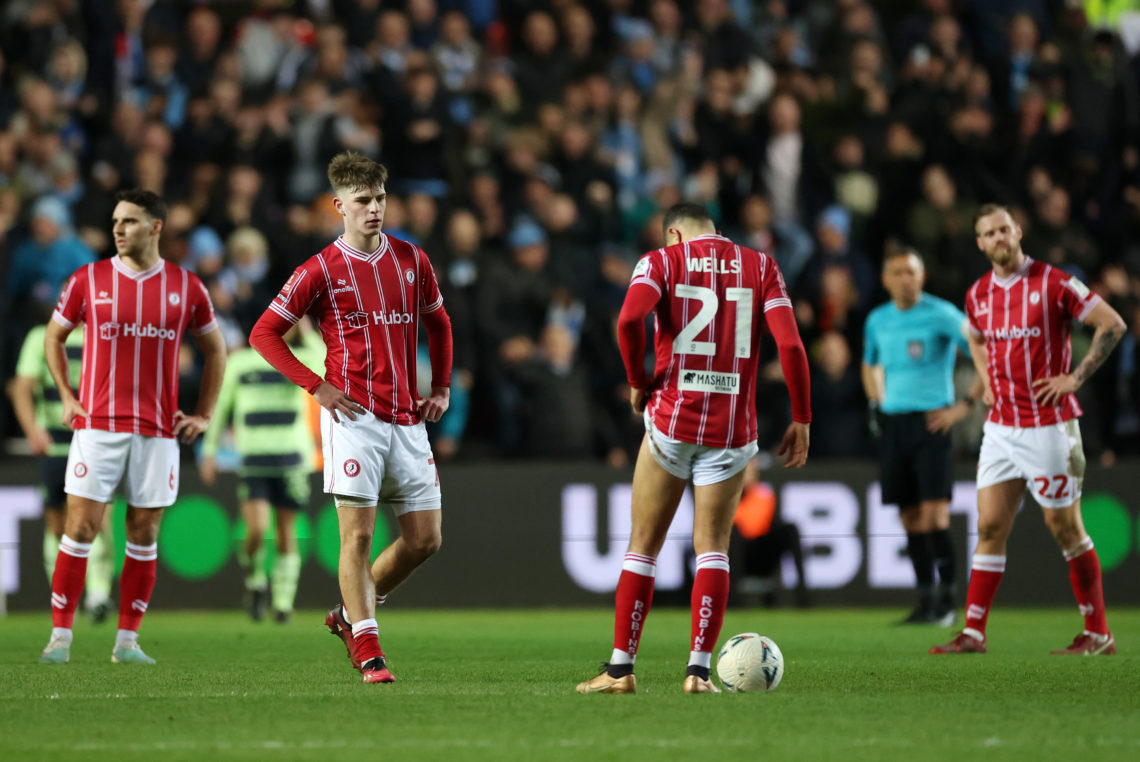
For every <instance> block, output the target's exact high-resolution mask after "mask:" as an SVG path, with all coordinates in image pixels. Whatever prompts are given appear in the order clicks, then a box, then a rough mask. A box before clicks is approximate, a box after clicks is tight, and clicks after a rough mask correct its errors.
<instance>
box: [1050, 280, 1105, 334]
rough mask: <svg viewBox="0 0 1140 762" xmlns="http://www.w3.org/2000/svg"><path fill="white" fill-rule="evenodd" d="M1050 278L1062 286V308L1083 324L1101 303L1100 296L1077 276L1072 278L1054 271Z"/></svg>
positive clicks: (1060, 292) (1060, 291)
mask: <svg viewBox="0 0 1140 762" xmlns="http://www.w3.org/2000/svg"><path fill="white" fill-rule="evenodd" d="M1050 276H1051V280H1053V281H1056V282H1058V285H1059V286H1060V290H1059V294H1060V295H1059V302H1060V305H1061V308H1062V309H1063V310H1065V312H1066V313H1067V314H1069V315H1071V316H1073V317H1075V318H1076V319H1077V320H1080V321H1081V322H1082V323H1083V322H1084V321H1085V318H1087V317H1088V316H1089V313H1090V312H1092V311H1093V307H1095V306H1097V304H1099V303H1100V301H1101V299H1100V296H1099V295H1098V294H1094V293H1093V292H1092V291H1091V290H1089V287H1088V286H1086V285H1085V284H1084V283H1082V282H1081V280H1080V278H1078V277H1077V276H1075V275H1072V276H1070V275H1068V274H1066V273H1064V272H1062V271H1061V270H1053V271H1052V272H1050ZM1051 285H1052V284H1051Z"/></svg>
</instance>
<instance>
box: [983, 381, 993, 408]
mask: <svg viewBox="0 0 1140 762" xmlns="http://www.w3.org/2000/svg"><path fill="white" fill-rule="evenodd" d="M982 403H983V404H985V406H986V407H993V406H994V390H993V389H991V388H990V385H989V384H986V385H985V387H984V388H983V390H982Z"/></svg>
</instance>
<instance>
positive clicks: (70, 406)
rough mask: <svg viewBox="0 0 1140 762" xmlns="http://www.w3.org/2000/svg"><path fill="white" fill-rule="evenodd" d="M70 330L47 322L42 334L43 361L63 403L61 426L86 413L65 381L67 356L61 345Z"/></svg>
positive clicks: (85, 415) (68, 424)
mask: <svg viewBox="0 0 1140 762" xmlns="http://www.w3.org/2000/svg"><path fill="white" fill-rule="evenodd" d="M71 330H72V329H70V328H65V327H64V326H63V325H61V324H60V323H58V322H57V321H56V320H54V319H53V320H49V321H48V324H47V330H46V331H45V332H44V359H46V360H47V366H48V372H50V373H51V377H52V380H53V381H55V385H56V388H58V389H59V399H60V402H62V403H63V419H62V421H63V425H64V426H70V425H71V422H72V421H74V420H75V419H76V418H77V417H82V418H86V417H87V411H86V410H84V409H83V405H81V404H80V403H79V400H78V399H76V398H75V393H74V392H72V390H71V384H70V383H69V382H68V380H67V355H66V354H65V352H64V349H63V344H64V342H65V341H67V336H68V334H70V333H71Z"/></svg>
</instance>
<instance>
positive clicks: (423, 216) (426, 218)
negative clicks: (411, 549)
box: [0, 0, 1140, 466]
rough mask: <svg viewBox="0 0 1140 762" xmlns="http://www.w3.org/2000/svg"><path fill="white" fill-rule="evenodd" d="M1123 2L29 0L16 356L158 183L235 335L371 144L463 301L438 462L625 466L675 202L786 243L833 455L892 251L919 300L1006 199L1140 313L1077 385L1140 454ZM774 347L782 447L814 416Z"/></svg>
mask: <svg viewBox="0 0 1140 762" xmlns="http://www.w3.org/2000/svg"><path fill="white" fill-rule="evenodd" d="M1121 10H1140V3H1137V2H1119V1H1118V2H1107V1H1106V0H1096V1H1094V0H1086V1H1085V2H1081V0H916V1H914V2H906V1H903V0H882V1H881V2H867V0H835V1H834V2H808V0H755V1H752V0H695V1H694V2H692V3H689V2H682V0H577V1H575V0H548V1H547V2H542V1H541V0H497V1H496V0H402V1H393V0H298V1H297V2H289V1H288V0H248V1H244V2H243V1H240V0H227V1H225V2H190V1H189V0H186V1H185V2H179V1H177V0H152V1H151V2H147V1H146V0H118V2H116V3H113V4H112V3H106V2H98V1H96V0H10V1H9V2H7V3H5V4H4V7H3V10H2V11H0V272H4V273H5V275H4V288H5V296H4V307H3V313H4V314H3V321H4V322H3V325H4V329H3V335H2V336H0V361H2V362H3V368H2V373H3V375H4V377H5V378H8V377H10V376H11V375H12V371H13V368H14V366H15V361H16V355H17V353H18V351H19V348H20V344H21V341H22V339H23V336H24V335H25V334H26V332H27V331H28V330H29V329H30V328H31V327H32V326H34V325H36V324H37V323H41V322H43V321H45V320H46V319H47V316H48V314H49V313H50V310H51V308H52V306H53V305H54V303H55V301H56V297H57V293H58V290H59V287H60V285H61V284H62V283H63V282H64V281H65V280H66V278H67V276H68V275H70V273H71V272H72V271H73V270H74V269H75V268H76V267H77V266H78V265H80V264H82V263H84V262H87V261H91V260H92V259H96V258H100V257H106V256H110V255H112V254H113V246H112V244H111V241H110V235H109V220H110V216H111V209H112V206H113V196H114V193H115V191H117V190H118V189H120V188H125V187H132V186H136V185H137V186H141V187H144V188H147V189H150V190H154V191H156V192H158V193H160V194H161V195H162V196H163V197H164V198H165V199H166V200H167V202H168V203H169V204H170V212H169V217H168V220H167V224H166V230H165V233H164V240H163V242H162V244H161V250H162V254H163V256H164V257H166V258H168V259H171V260H173V261H175V262H178V263H180V264H182V265H183V266H185V267H188V268H190V269H192V270H194V271H195V272H197V273H198V274H199V275H200V276H201V277H202V278H203V279H204V281H205V282H206V283H207V285H208V288H209V291H210V295H211V297H212V299H213V302H214V305H215V307H216V308H217V310H218V314H219V318H220V319H221V320H222V321H223V326H224V331H225V338H226V341H227V344H228V345H229V346H230V347H231V349H232V348H238V347H241V346H243V345H244V344H245V342H246V337H247V336H248V333H249V329H250V327H251V325H252V322H253V321H254V320H255V319H256V318H257V316H259V315H260V314H261V313H262V312H263V310H264V309H265V306H266V304H268V302H269V301H270V299H271V298H272V296H273V294H275V293H276V291H277V289H278V287H279V286H280V284H281V283H283V282H284V281H285V280H286V278H288V276H289V274H290V273H291V272H292V270H293V269H294V268H295V267H296V266H297V265H298V264H299V263H301V262H302V261H303V260H304V259H306V258H307V257H309V256H310V255H311V254H313V253H315V252H316V251H319V250H320V249H321V248H323V247H324V246H325V245H326V244H327V243H328V242H329V241H330V240H331V239H332V238H334V237H335V236H336V235H338V234H339V233H340V230H341V219H340V217H339V216H338V215H337V214H336V213H335V211H334V209H333V206H332V203H331V197H330V190H329V187H328V182H327V179H326V178H325V175H324V170H325V166H326V165H327V163H328V160H329V159H330V157H331V156H332V155H334V154H335V153H337V152H338V151H341V150H344V149H346V148H347V149H354V150H356V151H359V152H361V153H363V154H365V155H367V156H369V157H372V158H374V159H376V160H378V161H381V162H383V163H385V164H386V165H387V166H388V167H389V169H390V171H391V180H390V183H389V187H388V191H389V194H390V195H389V200H388V208H387V217H386V219H385V223H384V229H385V230H386V231H387V232H388V233H390V234H391V235H394V236H396V237H399V238H404V239H407V240H411V241H413V242H416V243H418V244H420V245H422V246H423V247H424V248H425V250H426V251H427V252H428V254H429V255H430V257H431V258H432V261H433V263H434V265H435V268H436V271H437V273H438V274H439V279H440V282H441V286H442V288H443V290H444V298H445V303H446V305H447V309H448V312H449V313H450V315H451V316H452V324H453V327H454V333H455V371H454V375H453V379H452V381H453V389H454V391H453V398H452V410H451V412H450V413H449V414H448V416H446V417H445V418H444V420H443V421H442V422H441V423H440V424H439V425H438V426H437V428H436V430H435V431H434V433H433V436H434V437H435V442H434V447H435V452H436V454H437V455H438V456H439V457H440V458H448V457H455V456H462V457H478V456H481V455H491V454H495V455H523V454H525V455H527V456H537V457H548V458H563V457H577V458H583V457H585V458H598V459H604V460H605V461H607V462H609V463H610V464H612V465H615V466H617V465H623V464H626V463H628V462H629V459H630V456H631V454H632V453H633V452H634V451H635V448H636V445H637V443H638V442H639V439H640V433H641V426H640V423H639V422H638V421H636V420H632V419H631V417H630V416H629V413H628V409H629V407H628V393H629V391H628V390H629V387H628V385H627V384H626V377H625V372H624V369H623V367H622V364H621V360H620V356H619V353H618V350H617V346H616V340H615V336H614V321H615V319H616V315H617V311H618V309H619V308H620V306H621V301H622V298H623V296H624V293H625V290H626V286H627V284H628V282H629V278H630V273H631V268H632V265H633V263H634V262H636V260H637V258H638V256H639V255H640V254H641V253H642V252H644V251H645V250H648V249H652V248H656V247H658V246H660V245H661V244H662V231H661V225H660V222H661V216H662V213H663V211H664V209H666V208H667V207H669V206H671V205H672V204H674V203H676V202H677V201H679V200H692V201H698V202H700V203H702V204H705V205H706V206H707V207H708V208H709V209H710V210H711V211H712V213H713V216H714V219H715V220H716V222H717V224H718V227H719V228H720V229H721V230H722V231H723V232H724V233H725V234H726V235H728V236H729V237H731V238H733V239H734V240H736V241H737V242H739V243H741V244H745V245H748V246H751V247H754V248H757V249H763V250H765V251H768V252H769V253H771V254H773V255H774V256H775V257H776V259H777V260H778V262H779V264H780V266H781V269H782V271H783V272H784V274H785V276H786V279H787V284H788V288H789V291H790V292H791V294H792V296H793V300H794V303H795V309H796V315H797V319H798V321H799V328H800V332H801V334H802V335H803V337H804V341H805V344H806V345H807V347H808V350H809V356H810V357H811V361H812V397H813V407H814V412H815V415H814V428H815V432H814V436H813V443H812V445H813V446H812V454H813V457H836V456H858V455H865V454H869V453H870V452H871V442H870V439H869V434H868V433H867V425H866V400H865V398H864V396H863V390H862V388H861V384H860V380H859V372H858V367H857V366H858V359H857V358H859V357H860V356H861V342H862V329H863V321H864V318H865V316H866V314H867V312H868V311H869V310H870V308H871V307H872V306H874V305H875V304H877V303H879V302H881V301H882V300H883V299H884V298H885V297H884V295H883V293H882V290H881V287H880V285H879V274H878V273H879V268H880V264H881V261H882V257H883V254H884V252H885V251H888V250H890V248H891V247H893V246H898V245H900V244H902V243H910V244H913V245H915V246H916V247H917V248H918V250H919V251H920V252H921V254H922V255H923V256H924V258H925V262H926V269H927V275H928V281H927V290H928V291H929V292H931V293H933V294H935V295H937V296H941V297H943V298H946V299H948V300H950V301H952V302H954V303H955V304H959V305H961V304H962V300H963V298H964V295H965V291H966V289H967V287H968V286H969V285H970V283H972V281H973V280H974V279H975V278H976V277H978V276H979V275H980V274H982V273H983V272H985V271H986V269H987V267H988V263H987V261H986V258H985V257H984V256H983V255H982V253H981V252H979V251H978V250H977V248H976V246H975V242H974V233H973V228H972V221H971V220H972V215H973V212H974V211H975V209H976V208H977V207H978V206H980V205H981V204H983V203H985V202H989V201H997V202H1001V203H1004V204H1008V205H1010V206H1011V207H1012V208H1013V209H1014V210H1015V211H1016V214H1017V217H1018V220H1019V222H1020V224H1021V225H1022V226H1023V228H1024V230H1025V241H1024V245H1025V250H1026V252H1027V253H1028V254H1029V255H1030V256H1033V257H1035V258H1038V259H1041V260H1043V261H1046V262H1049V263H1052V264H1055V265H1058V266H1060V267H1062V268H1064V269H1065V270H1068V271H1071V272H1072V273H1073V274H1076V275H1078V276H1079V277H1080V278H1082V279H1084V280H1085V281H1086V282H1087V283H1088V284H1089V285H1090V286H1091V287H1092V288H1093V289H1095V290H1096V291H1098V292H1099V293H1101V294H1102V295H1103V296H1104V297H1105V298H1107V299H1109V300H1110V302H1111V304H1112V305H1113V306H1114V307H1115V308H1116V309H1117V310H1118V311H1119V312H1120V313H1121V314H1122V315H1124V317H1125V319H1126V320H1127V322H1128V324H1129V326H1130V332H1129V335H1128V336H1127V337H1126V338H1125V341H1124V342H1123V343H1122V345H1121V346H1120V348H1119V350H1118V351H1117V352H1116V354H1115V355H1114V356H1113V357H1112V358H1111V359H1110V360H1109V363H1108V364H1107V365H1106V367H1105V368H1104V370H1103V371H1102V372H1101V373H1098V374H1097V375H1096V376H1095V377H1094V378H1093V379H1092V381H1091V383H1090V384H1089V385H1088V386H1086V387H1085V388H1084V389H1082V391H1081V394H1080V398H1081V403H1082V405H1084V407H1085V410H1086V414H1087V417H1086V425H1085V427H1084V432H1085V439H1086V445H1087V448H1088V450H1089V452H1090V454H1092V455H1095V456H1099V457H1100V458H1101V459H1102V460H1105V461H1111V460H1112V458H1114V457H1115V456H1118V455H1123V454H1136V453H1137V452H1140V341H1138V340H1140V90H1138V86H1137V82H1138V81H1140V55H1138V53H1140V36H1137V35H1134V34H1132V27H1130V26H1129V25H1128V24H1126V23H1122V18H1123V16H1122V15H1121ZM1124 15H1125V16H1126V15H1127V14H1124ZM1078 343H1079V339H1078ZM764 351H765V352H766V353H767V356H766V357H765V358H763V359H762V363H763V367H764V371H763V374H762V383H761V385H760V389H759V391H758V399H757V404H758V406H759V408H760V409H761V412H762V415H761V418H760V420H761V432H760V441H761V443H762V444H763V443H767V444H772V443H774V442H775V441H776V440H777V439H778V435H779V432H781V431H783V428H784V427H785V426H786V425H787V422H788V420H790V411H789V410H787V409H786V406H787V403H786V399H787V395H786V394H784V393H783V390H782V387H783V379H782V378H781V376H780V372H781V371H780V365H779V362H778V360H777V359H776V355H775V349H774V347H773V346H771V345H769V346H766V347H765V350H764ZM193 353H194V350H193V348H192V347H190V346H186V347H184V354H185V357H184V362H183V369H182V370H183V382H182V387H183V388H182V395H183V397H185V398H187V399H190V400H193V399H194V398H195V395H196V385H195V383H194V378H195V372H196V368H198V367H200V360H199V359H197V358H195V357H194V354H193ZM1077 354H1078V355H1079V354H1080V352H1079V351H1078V353H1077ZM423 361H424V362H425V363H426V361H427V358H426V352H425V357H424V358H423ZM963 362H965V361H963ZM420 375H421V376H422V377H426V376H427V375H430V374H423V373H421V374H420ZM4 428H5V429H6V433H7V434H8V435H14V432H15V431H18V429H17V428H16V427H15V426H14V424H13V422H12V420H11V416H10V415H9V416H7V418H6V422H5V424H4ZM979 428H980V422H979V423H978V424H977V426H975V436H974V437H970V436H966V437H964V438H963V441H962V442H961V443H960V444H961V445H962V447H963V448H965V449H969V448H970V447H971V446H974V445H976V431H977V430H978V429H979Z"/></svg>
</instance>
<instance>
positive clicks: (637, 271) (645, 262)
mask: <svg viewBox="0 0 1140 762" xmlns="http://www.w3.org/2000/svg"><path fill="white" fill-rule="evenodd" d="M648 274H649V259H648V258H645V259H641V260H638V262H637V266H636V267H634V268H633V278H640V277H641V276H643V275H648ZM631 280H632V278H631Z"/></svg>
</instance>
